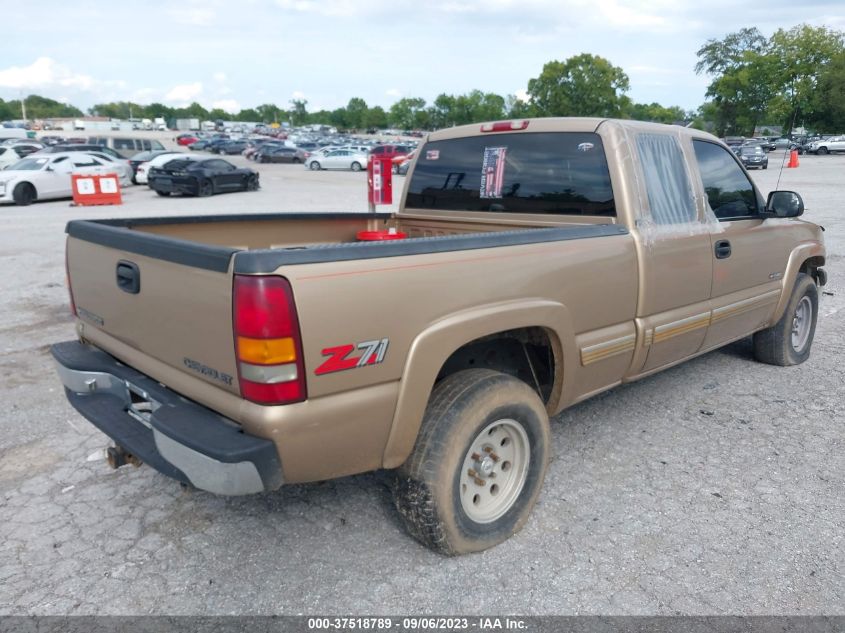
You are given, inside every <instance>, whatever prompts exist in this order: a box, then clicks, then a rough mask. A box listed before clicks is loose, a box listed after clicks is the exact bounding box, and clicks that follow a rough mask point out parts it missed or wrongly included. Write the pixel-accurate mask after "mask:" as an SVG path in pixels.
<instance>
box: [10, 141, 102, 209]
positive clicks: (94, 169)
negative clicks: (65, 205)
mask: <svg viewBox="0 0 845 633" xmlns="http://www.w3.org/2000/svg"><path fill="white" fill-rule="evenodd" d="M110 173H114V166H113V165H111V164H108V163H106V161H105V160H102V159H100V158H97V157H96V156H92V155H91V154H86V153H85V152H62V153H58V154H39V155H36V156H28V157H27V158H24V159H22V160H19V161H18V162H17V163H15V164H14V165H12V166H11V167H9V168H8V169H4V170H3V171H0V204H4V203H5V204H8V203H15V204H17V205H21V206H25V205H28V204H31V203H33V202H35V201H36V200H50V199H55V198H70V197H72V196H73V191H72V189H71V184H70V176H71V174H110Z"/></svg>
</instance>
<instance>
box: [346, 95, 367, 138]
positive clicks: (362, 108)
mask: <svg viewBox="0 0 845 633" xmlns="http://www.w3.org/2000/svg"><path fill="white" fill-rule="evenodd" d="M368 111H369V107H367V102H366V101H364V100H363V99H360V98H359V97H352V98H351V99H350V100H349V103H347V104H346V126H345V127H347V128H350V129H355V130H360V129H361V128H363V127H366V124H365V121H366V119H367V112H368Z"/></svg>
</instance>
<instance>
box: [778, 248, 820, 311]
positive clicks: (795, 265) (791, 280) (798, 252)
mask: <svg viewBox="0 0 845 633" xmlns="http://www.w3.org/2000/svg"><path fill="white" fill-rule="evenodd" d="M813 257H821V258H822V260H824V257H825V248H824V244H822V243H821V242H815V241H814V242H803V243H801V244H799V245H798V246H796V247H795V248H794V249H792V252H791V253H790V254H789V259H788V260H787V263H786V270H785V271H784V273H783V292H781V295H780V301H778V304H777V307H776V308H775V313H774V316H773V317H772V323H777V322H778V320H780V318H781V316H783V311H784V310H786V304H787V303H788V302H789V297H790V296H791V294H792V287H793V286H794V285H795V280H796V279H797V278H798V273H799V272H801V267H802V266H803V265H804V262H806V261H807V260H808V259H811V258H813Z"/></svg>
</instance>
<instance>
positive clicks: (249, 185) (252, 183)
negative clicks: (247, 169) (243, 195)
mask: <svg viewBox="0 0 845 633" xmlns="http://www.w3.org/2000/svg"><path fill="white" fill-rule="evenodd" d="M257 189H258V176H255V175H253V176H250V177H249V178H247V179H246V190H247V191H256V190H257Z"/></svg>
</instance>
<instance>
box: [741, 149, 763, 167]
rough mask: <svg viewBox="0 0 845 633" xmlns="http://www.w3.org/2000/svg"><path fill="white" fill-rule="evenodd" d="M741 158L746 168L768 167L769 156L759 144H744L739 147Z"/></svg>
mask: <svg viewBox="0 0 845 633" xmlns="http://www.w3.org/2000/svg"><path fill="white" fill-rule="evenodd" d="M739 160H741V161H742V164H743V165H745V167H746V169H768V168H769V157H768V156H766V152H765V151H763V148H762V147H760V146H759V145H743V146H742V147H740V148H739Z"/></svg>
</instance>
